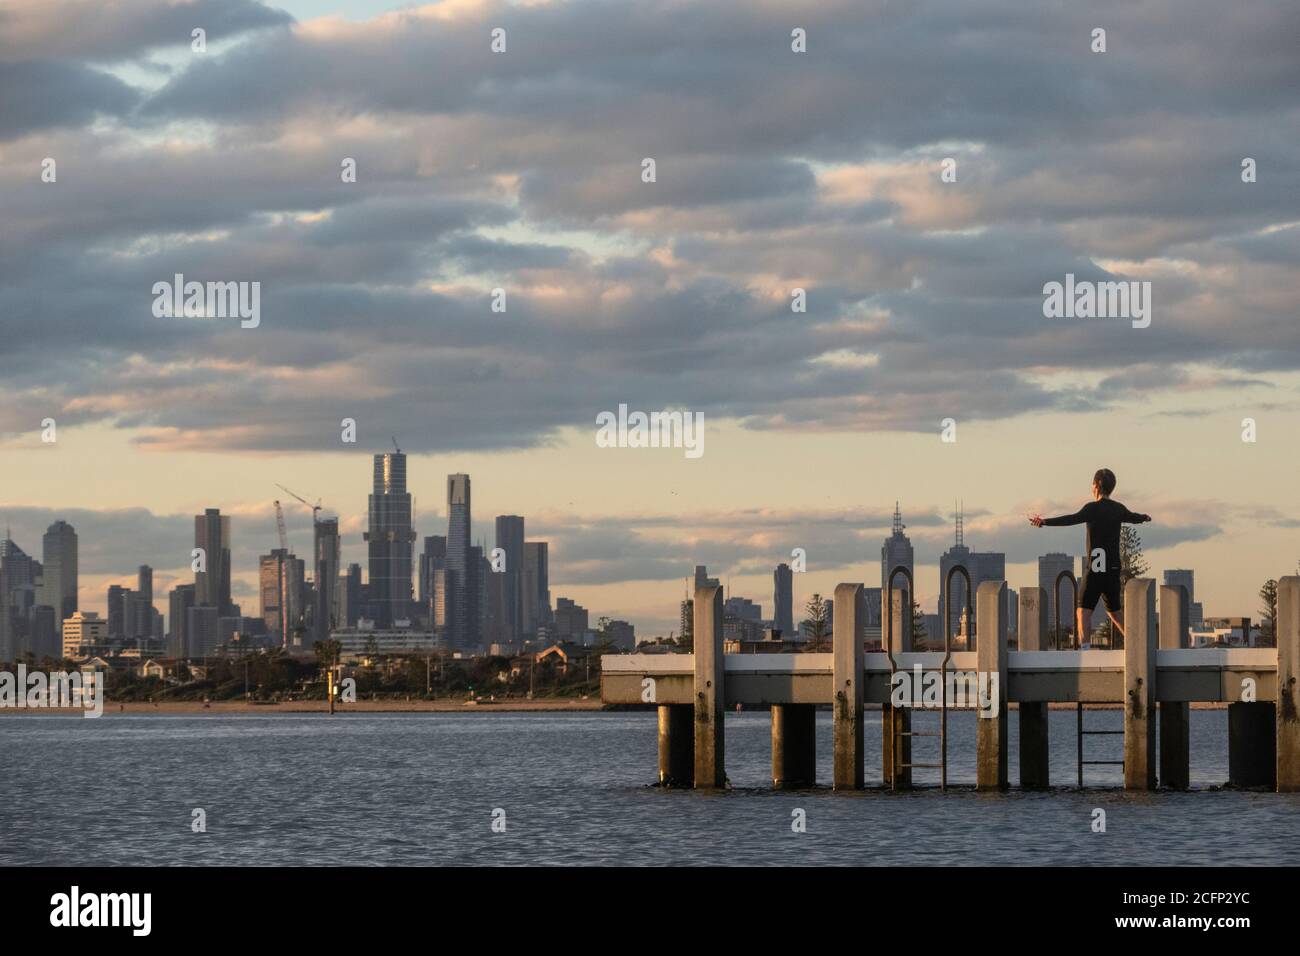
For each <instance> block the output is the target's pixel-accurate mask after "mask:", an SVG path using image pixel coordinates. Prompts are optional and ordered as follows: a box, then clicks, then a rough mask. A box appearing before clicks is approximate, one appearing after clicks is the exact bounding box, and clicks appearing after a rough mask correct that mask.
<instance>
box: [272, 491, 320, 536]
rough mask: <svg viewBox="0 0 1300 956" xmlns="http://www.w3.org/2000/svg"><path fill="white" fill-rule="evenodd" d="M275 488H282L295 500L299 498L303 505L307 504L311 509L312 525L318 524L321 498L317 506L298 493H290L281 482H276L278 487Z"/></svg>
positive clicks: (317, 501) (317, 500)
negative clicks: (317, 517)
mask: <svg viewBox="0 0 1300 956" xmlns="http://www.w3.org/2000/svg"><path fill="white" fill-rule="evenodd" d="M275 486H276V487H277V488H280V489H281V490H283V491H288V492H289V494H291V495H293V496H294V497H295V498H297V499H298V500H299V501H301V502H302V503H303V504H305V505H306V506H307V507H308V508H310V509H311V523H312V524H313V525H315V524H316V523H317V519H316V516H317V515H318V514H320V499H319V498H317V499H316V503H315V504H312V503H311V502H310V501H308V500H307V499H306V498H304V497H303V496H302V495H300V494H298V493H297V492H296V491H289V489H288V488H285V487H284V485H282V484H280V483H279V482H276V485H275Z"/></svg>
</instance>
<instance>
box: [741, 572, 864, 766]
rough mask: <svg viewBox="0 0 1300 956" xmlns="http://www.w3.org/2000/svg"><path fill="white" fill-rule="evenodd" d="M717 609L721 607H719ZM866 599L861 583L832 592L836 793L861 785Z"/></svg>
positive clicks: (832, 675)
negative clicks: (833, 602) (833, 595)
mask: <svg viewBox="0 0 1300 956" xmlns="http://www.w3.org/2000/svg"><path fill="white" fill-rule="evenodd" d="M719 606H721V605H719ZM866 620H867V608H866V599H865V596H864V594H863V591H862V585H861V584H841V585H839V586H838V587H837V588H836V589H835V613H834V620H833V622H832V631H831V648H832V650H831V655H832V657H833V659H834V660H833V662H832V670H831V688H832V723H833V725H834V729H833V733H832V738H833V754H834V780H833V785H834V787H835V789H836V790H861V789H862V786H863V782H864V781H863V756H864V751H863V734H862V700H863V681H864V680H865V677H866V675H865V673H864V668H863V664H864V660H863V659H864V657H865V654H864V653H863V646H862V641H863V637H864V634H863V629H864V627H865V626H866Z"/></svg>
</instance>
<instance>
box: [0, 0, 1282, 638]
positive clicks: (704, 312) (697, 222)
mask: <svg viewBox="0 0 1300 956" xmlns="http://www.w3.org/2000/svg"><path fill="white" fill-rule="evenodd" d="M110 9H111V12H106V11H108V10H110ZM498 27H499V28H502V29H504V30H505V31H506V34H505V35H506V51H505V52H504V53H493V52H492V50H491V49H490V43H491V32H492V30H493V29H495V28H498ZM1098 27H1100V28H1104V29H1105V31H1106V52H1104V53H1094V52H1092V49H1091V47H1092V45H1093V38H1092V31H1093V30H1094V29H1095V28H1098ZM195 28H202V29H204V30H205V31H206V37H207V48H206V51H205V52H195V51H194V50H193V49H192V46H191V36H192V31H193V30H194V29H195ZM795 28H802V29H803V30H805V31H806V34H807V52H806V53H796V52H793V51H792V50H791V31H792V30H794V29H795ZM1298 31H1300V8H1297V7H1296V6H1295V4H1294V3H1291V2H1288V0H1276V2H1261V3H1255V4H1250V5H1228V6H1224V5H1223V4H1221V3H1211V2H1208V0H1207V2H1188V0H1152V2H1145V3H1141V4H1134V3H1131V2H1128V0H1123V2H1114V3H1107V2H1101V3H1090V4H1088V5H1086V8H1085V7H1084V5H1080V4H1069V3H1064V2H1051V3H1044V4H1035V5H1031V6H1029V7H1026V5H1025V4H1023V3H1020V2H1011V0H1006V2H990V0H982V2H980V3H974V4H972V3H969V2H960V0H954V2H918V3H909V4H897V3H884V2H874V3H873V2H862V0H851V2H850V0H846V2H816V3H807V4H798V5H794V4H788V3H777V2H729V0H708V2H699V3H684V2H636V3H631V2H623V0H574V2H553V3H546V2H540V3H500V2H477V0H446V2H443V3H436V4H430V5H424V6H409V7H399V6H395V5H394V4H392V3H382V2H375V0H365V2H353V3H349V2H343V0H340V2H330V0H319V2H309V0H301V2H287V3H281V4H280V5H278V6H272V5H269V4H265V5H264V4H259V3H255V2H251V0H196V2H189V3H184V2H168V0H124V2H121V3H117V4H114V5H112V7H111V8H102V5H101V4H98V3H95V2H83V0H8V2H6V3H4V4H3V5H0V389H2V394H3V402H0V520H4V521H6V522H7V523H8V524H9V525H10V526H11V527H12V529H13V535H14V537H15V538H16V539H17V540H18V542H19V544H21V545H22V546H23V547H25V548H26V549H27V550H28V551H29V552H32V553H34V554H37V555H39V552H40V541H39V538H40V534H41V532H42V531H43V529H44V527H45V525H47V524H48V523H49V522H50V521H51V520H53V519H54V518H57V517H62V518H65V519H67V520H69V521H70V522H72V523H73V524H74V526H76V528H77V530H78V532H79V534H80V538H81V549H82V572H83V573H82V588H83V590H82V596H81V601H82V606H83V607H88V608H92V609H93V608H102V606H103V603H104V598H103V592H104V589H105V587H106V586H107V585H108V584H109V583H113V582H124V581H126V580H127V579H128V577H129V576H130V575H132V574H133V573H134V569H135V566H136V565H137V564H140V563H142V562H147V563H150V564H152V565H154V566H155V567H156V568H157V569H158V585H157V586H158V587H159V588H161V589H165V588H167V587H170V586H171V585H172V584H173V583H175V581H178V580H180V579H182V578H188V577H189V574H188V571H187V570H186V569H187V566H188V554H189V548H190V547H191V546H192V541H191V539H192V528H193V524H192V518H191V517H190V516H191V515H193V514H194V513H195V512H196V511H199V510H201V509H202V508H204V507H220V508H221V509H222V510H223V511H226V512H230V513H232V514H234V515H235V523H234V533H235V537H236V551H237V562H238V565H237V568H238V570H240V571H241V572H242V580H241V581H240V582H239V584H237V590H239V591H240V592H241V594H242V596H243V598H244V603H245V607H246V610H253V609H255V606H256V605H255V601H254V599H253V598H252V596H251V595H252V588H251V581H252V575H253V571H254V569H255V561H256V555H257V554H258V553H259V552H263V551H266V550H268V549H269V548H271V547H273V546H274V544H275V524H274V517H273V511H272V500H273V499H274V498H276V497H281V498H283V497H285V496H284V495H283V494H282V493H281V492H280V491H279V490H278V489H277V488H276V487H275V483H276V482H281V483H283V484H286V485H288V486H289V487H291V488H294V490H296V491H299V492H300V493H302V494H304V495H305V496H308V497H311V498H313V499H314V498H316V497H320V498H322V499H323V501H324V503H325V506H326V508H327V509H330V510H333V511H334V512H336V513H338V514H339V515H340V517H341V519H342V522H343V530H344V534H345V546H344V559H345V561H353V560H355V561H363V553H364V551H363V548H364V545H363V543H362V541H361V532H362V531H363V530H364V521H365V507H366V493H367V491H368V482H369V479H370V460H369V456H370V455H371V454H373V453H375V452H378V451H384V450H386V449H387V448H389V447H391V446H390V436H397V438H398V441H399V442H400V443H401V446H402V448H403V449H404V450H406V451H407V452H408V453H409V454H410V455H411V459H410V464H409V467H410V473H411V484H412V491H413V492H414V493H415V495H416V497H417V507H418V519H417V525H418V531H419V533H420V534H422V535H423V534H431V533H445V514H446V510H445V504H444V501H443V497H444V494H445V488H444V485H445V476H446V474H447V473H449V472H454V471H467V472H469V473H470V475H471V476H472V479H473V482H474V504H475V514H476V517H477V519H478V520H477V521H476V522H475V532H474V534H475V537H476V538H477V539H482V540H484V541H485V542H487V543H488V544H489V546H490V545H491V544H492V543H493V542H492V540H491V538H492V528H491V517H492V516H493V515H495V514H499V513H517V514H523V515H525V516H526V518H527V531H528V536H529V537H530V538H546V539H549V540H550V541H551V542H552V558H551V581H552V593H553V596H560V595H566V596H570V597H573V598H575V599H577V600H579V602H580V603H583V604H585V605H586V606H588V607H589V608H590V609H591V610H592V612H593V617H594V616H595V615H596V614H609V615H610V616H614V617H625V618H627V619H630V620H632V621H633V622H634V623H636V624H637V625H638V629H639V631H641V632H642V633H646V632H650V633H653V632H658V631H662V632H665V633H666V632H667V630H668V628H669V627H672V626H675V617H676V602H677V601H678V600H679V599H680V597H681V595H682V592H683V578H684V577H685V576H686V575H687V574H689V573H690V570H691V567H692V566H693V565H694V564H696V563H707V564H708V565H709V567H710V571H711V572H712V573H714V574H716V575H719V576H721V577H722V578H723V579H724V580H728V579H729V580H730V583H731V585H732V588H733V590H734V591H735V593H738V594H745V595H747V596H750V597H752V598H754V599H756V600H759V601H761V602H762V603H763V604H764V607H765V611H766V612H768V613H770V610H771V574H770V569H771V567H772V566H773V565H774V564H775V563H777V562H778V561H781V560H788V559H789V555H790V551H791V549H792V548H794V547H802V548H804V549H806V551H807V553H808V559H809V570H808V573H807V574H806V575H802V576H799V577H798V578H797V579H796V601H797V602H800V603H802V601H803V599H804V598H806V597H807V595H808V594H810V593H812V592H813V591H815V590H819V591H822V592H823V593H825V592H828V591H829V590H831V589H832V588H833V586H834V584H835V583H837V582H839V581H844V580H861V581H864V582H865V583H867V584H868V585H875V584H877V583H878V579H879V560H880V544H881V539H882V538H883V536H884V535H885V534H886V533H887V530H888V527H889V517H890V514H891V512H892V510H893V504H894V501H895V500H896V499H897V500H900V501H901V502H902V508H903V512H904V517H905V520H906V521H907V523H908V525H909V528H908V531H909V534H910V535H911V536H912V539H913V542H914V544H915V545H916V548H917V557H918V565H919V567H918V577H919V581H918V590H919V592H920V594H919V596H920V598H921V600H922V603H923V605H925V606H926V607H927V608H932V607H933V604H934V601H935V597H936V595H937V590H938V574H937V570H936V568H935V566H936V565H937V558H938V555H939V554H940V553H941V552H942V550H943V549H944V548H945V547H946V546H947V544H948V543H949V542H950V541H951V517H952V511H953V501H954V500H955V499H957V498H961V499H963V500H964V502H965V510H966V514H967V543H968V544H970V545H971V546H973V547H975V548H977V549H984V550H1002V551H1005V552H1006V553H1007V555H1008V562H1009V567H1008V577H1009V579H1010V584H1011V585H1012V586H1013V587H1018V586H1020V585H1024V584H1030V583H1036V563H1035V559H1036V557H1037V555H1039V554H1041V553H1044V552H1046V551H1053V550H1065V551H1073V552H1074V553H1078V552H1079V551H1080V550H1081V549H1082V538H1081V534H1080V533H1078V532H1077V531H1076V530H1073V529H1071V530H1066V529H1055V530H1050V529H1049V530H1041V531H1035V530H1034V529H1032V528H1030V527H1028V525H1027V523H1026V522H1025V518H1024V516H1025V514H1026V513H1027V512H1030V511H1034V510H1043V511H1047V512H1057V511H1065V510H1071V511H1072V510H1074V509H1075V507H1077V506H1078V504H1080V503H1081V502H1082V500H1083V499H1084V498H1085V497H1086V495H1087V491H1088V482H1089V479H1090V477H1091V474H1092V472H1093V471H1094V470H1095V469H1096V468H1098V467H1100V466H1107V467H1110V468H1112V469H1113V470H1114V471H1115V472H1116V473H1117V474H1118V475H1119V488H1118V490H1117V492H1116V497H1117V498H1119V499H1120V500H1122V501H1124V502H1125V503H1127V504H1129V505H1130V506H1131V507H1133V508H1134V509H1135V510H1139V511H1147V512H1150V513H1151V514H1152V515H1153V516H1154V517H1155V519H1156V521H1155V523H1154V524H1152V525H1148V526H1145V527H1144V528H1143V529H1142V534H1143V540H1144V542H1145V543H1146V547H1147V553H1148V557H1149V559H1150V561H1151V564H1152V565H1153V567H1154V569H1155V570H1157V571H1158V570H1160V569H1162V568H1171V567H1192V568H1195V569H1196V571H1197V597H1198V599H1200V600H1202V601H1203V602H1204V603H1205V605H1206V610H1207V613H1213V614H1233V613H1240V614H1252V613H1253V612H1254V611H1255V609H1256V607H1257V605H1258V603H1259V602H1258V600H1257V598H1256V596H1255V592H1256V590H1257V589H1258V587H1259V585H1260V583H1261V582H1262V581H1263V580H1264V579H1266V578H1268V577H1275V576H1279V575H1281V574H1284V573H1293V572H1294V569H1295V567H1296V562H1297V558H1298V557H1300V535H1298V534H1297V527H1300V508H1297V506H1296V503H1295V495H1294V485H1295V476H1296V473H1297V465H1298V464H1300V450H1298V445H1300V413H1298V408H1300V406H1298V404H1297V397H1298V395H1297V390H1298V389H1300V374H1298V372H1300V329H1298V328H1297V316H1296V303H1297V301H1298V297H1297V292H1298V291H1300V273H1297V270H1296V264H1297V260H1298V259H1300V189H1298V188H1297V187H1298V186H1300V160H1298V158H1297V156H1298V152H1300V140H1298V138H1297V135H1296V130H1297V129H1300V123H1298V122H1297V121H1298V120H1300V115H1298V114H1300V101H1298V100H1297V98H1296V96H1295V90H1296V89H1300V53H1298V52H1297V49H1296V45H1295V37H1296V36H1297V33H1298ZM647 157H649V158H653V159H654V160H655V164H656V174H657V175H656V181H655V182H653V183H645V182H643V181H642V176H641V172H642V161H643V159H645V158H647ZM1247 157H1249V158H1251V159H1253V160H1254V161H1255V164H1256V168H1257V181H1256V182H1253V183H1245V182H1243V181H1242V161H1243V159H1245V158H1247ZM345 158H351V159H353V160H355V162H356V168H357V181H356V182H355V183H348V182H343V181H342V176H341V174H340V173H341V164H342V163H343V161H344V159H345ZM46 159H53V160H54V161H55V170H56V179H55V181H54V182H45V181H43V179H42V169H43V161H44V160H46ZM945 159H953V160H955V161H956V171H957V177H956V178H957V181H956V182H955V183H945V182H942V181H941V177H940V172H941V164H942V162H943V161H944V160H945ZM175 273H182V274H184V275H185V276H186V277H187V278H190V279H199V280H214V281H215V280H229V281H250V282H251V281H257V282H260V283H261V325H260V326H259V327H258V328H256V329H241V328H240V326H239V323H238V321H237V320H231V319H193V318H191V319H185V318H158V317H155V316H154V314H153V310H152V304H153V294H152V291H151V290H152V287H153V285H154V283H156V282H159V281H166V280H170V279H171V277H172V276H173V275H174V274H175ZM1067 273H1073V274H1075V275H1076V276H1077V277H1079V278H1080V279H1091V280H1101V281H1104V280H1107V279H1116V280H1135V281H1149V282H1150V283H1151V288H1152V296H1153V302H1154V306H1153V314H1152V322H1151V326H1150V327H1149V328H1146V329H1135V328H1133V327H1132V326H1131V324H1130V323H1129V322H1127V321H1124V320H1114V319H1048V318H1045V317H1044V315H1043V285H1044V284H1045V283H1047V282H1051V281H1061V280H1063V279H1064V277H1065V275H1066V274H1067ZM494 288H502V289H505V290H506V293H507V311H506V312H504V313H500V312H493V311H492V310H491V308H490V306H491V299H492V297H491V291H492V290H493V289H494ZM794 288H804V289H806V290H807V311H806V312H805V313H796V312H792V311H791V308H790V302H791V298H790V297H791V290H792V289H794ZM620 403H626V404H628V405H629V406H630V407H631V408H633V409H643V410H647V411H648V410H654V409H660V408H664V407H670V406H671V407H679V408H686V409H690V410H692V411H696V412H702V413H703V414H704V416H705V420H706V445H705V454H704V456H703V457H702V458H699V459H697V460H690V459H687V458H686V457H685V456H684V455H683V453H682V452H681V451H680V450H672V449H604V448H597V447H596V445H595V441H594V435H595V419H596V415H597V414H598V413H600V412H601V411H604V410H613V409H617V407H618V405H619V404H620ZM47 418H53V419H55V421H56V423H57V441H56V442H54V443H46V442H43V441H42V430H41V423H42V421H43V420H44V419H47ZM343 418H353V419H355V420H356V422H357V435H358V441H357V442H356V444H351V445H350V444H344V443H343V442H342V441H341V439H340V422H341V420H342V419H343ZM945 418H952V419H954V420H955V421H956V423H957V425H956V428H957V431H956V437H957V440H956V442H953V443H945V442H943V441H941V437H940V427H941V426H940V423H941V422H942V420H943V419H945ZM1245 418H1251V419H1254V421H1255V423H1256V428H1257V435H1258V440H1257V441H1255V442H1244V441H1243V440H1242V420H1243V419H1245ZM289 521H290V526H291V530H292V532H293V535H294V540H295V541H296V542H297V543H298V546H299V548H300V549H302V548H304V547H305V545H306V542H307V540H308V533H309V526H310V519H309V514H308V512H307V511H306V509H304V508H302V507H301V506H298V505H297V504H294V506H293V508H292V509H291V510H290V512H289ZM164 610H165V607H164Z"/></svg>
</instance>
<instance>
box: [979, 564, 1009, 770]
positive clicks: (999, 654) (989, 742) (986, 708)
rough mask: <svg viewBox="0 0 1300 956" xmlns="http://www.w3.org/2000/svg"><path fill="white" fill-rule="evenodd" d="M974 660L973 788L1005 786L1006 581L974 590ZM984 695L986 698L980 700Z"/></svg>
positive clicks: (992, 582)
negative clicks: (976, 703) (976, 702)
mask: <svg viewBox="0 0 1300 956" xmlns="http://www.w3.org/2000/svg"><path fill="white" fill-rule="evenodd" d="M975 623H976V627H977V628H978V631H977V635H976V642H975V655H976V656H975V660H976V666H977V669H978V675H977V678H978V679H977V685H978V686H979V687H980V688H981V700H980V702H979V703H980V706H979V708H978V709H977V711H976V715H975V717H976V719H975V734H976V736H975V787H976V789H977V790H1005V789H1006V787H1007V783H1008V781H1007V584H1006V582H1005V581H985V582H983V583H982V584H980V586H979V589H978V590H977V591H976V592H975ZM985 695H987V700H985V699H983V698H984V697H985Z"/></svg>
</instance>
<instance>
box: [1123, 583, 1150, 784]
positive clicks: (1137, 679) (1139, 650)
mask: <svg viewBox="0 0 1300 956" xmlns="http://www.w3.org/2000/svg"><path fill="white" fill-rule="evenodd" d="M1156 641H1157V628H1156V582H1155V580H1154V579H1153V578H1134V579H1133V580H1131V581H1129V582H1128V584H1126V585H1125V586H1124V789H1125V790H1154V789H1155V787H1156V715H1155V706H1156Z"/></svg>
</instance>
